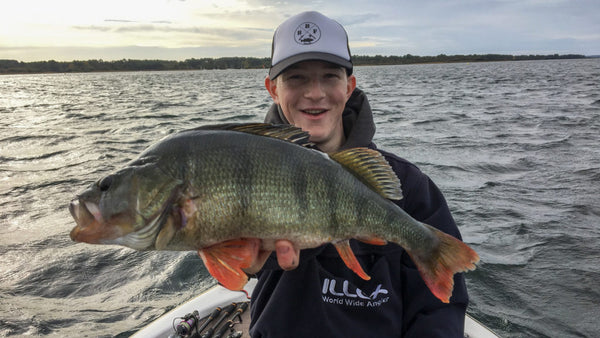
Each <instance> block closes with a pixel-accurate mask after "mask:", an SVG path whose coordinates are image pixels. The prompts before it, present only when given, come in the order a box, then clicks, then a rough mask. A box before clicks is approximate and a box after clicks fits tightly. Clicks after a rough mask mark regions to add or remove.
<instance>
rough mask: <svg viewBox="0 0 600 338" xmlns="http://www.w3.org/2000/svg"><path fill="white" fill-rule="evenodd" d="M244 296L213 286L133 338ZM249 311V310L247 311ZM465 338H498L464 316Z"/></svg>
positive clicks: (161, 331)
mask: <svg viewBox="0 0 600 338" xmlns="http://www.w3.org/2000/svg"><path fill="white" fill-rule="evenodd" d="M255 285H256V279H250V281H249V282H248V284H246V287H245V289H246V290H247V291H248V293H252V290H253V289H254V286H255ZM247 300H248V299H247V297H246V294H245V293H244V292H240V291H230V290H227V289H225V288H224V287H222V286H215V287H213V288H211V289H209V290H207V291H206V292H204V293H202V294H201V295H199V296H197V297H195V298H194V299H192V300H190V301H188V302H186V303H184V304H182V305H180V306H178V307H176V308H174V309H173V310H171V311H169V312H167V313H166V314H164V315H162V316H161V317H160V318H158V319H156V320H154V321H153V322H151V323H150V324H148V325H147V326H145V327H144V328H142V329H141V330H140V331H138V332H137V333H135V334H134V335H133V336H132V337H134V338H154V337H156V338H159V337H160V338H166V337H169V336H170V335H172V334H174V333H175V332H174V331H173V319H175V318H180V317H184V316H185V315H187V314H189V313H192V312H194V311H198V313H199V317H200V318H203V317H206V316H208V315H209V314H210V313H211V312H212V311H213V310H214V309H215V308H217V307H219V306H220V307H223V306H224V305H228V304H230V303H232V302H243V301H247ZM247 311H249V310H247ZM465 337H469V338H498V336H497V335H496V334H494V333H493V332H492V331H491V330H490V329H488V328H486V327H485V326H484V325H483V324H481V323H479V322H478V321H476V320H475V319H473V318H471V316H469V315H466V316H465Z"/></svg>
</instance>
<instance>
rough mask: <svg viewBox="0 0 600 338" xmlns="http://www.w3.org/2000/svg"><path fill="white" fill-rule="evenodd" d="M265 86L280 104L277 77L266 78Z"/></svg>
mask: <svg viewBox="0 0 600 338" xmlns="http://www.w3.org/2000/svg"><path fill="white" fill-rule="evenodd" d="M265 88H267V91H268V92H269V94H270V95H271V98H272V99H273V102H275V103H276V104H279V96H278V95H277V79H276V78H275V79H274V80H272V79H271V78H270V77H268V76H267V77H266V78H265Z"/></svg>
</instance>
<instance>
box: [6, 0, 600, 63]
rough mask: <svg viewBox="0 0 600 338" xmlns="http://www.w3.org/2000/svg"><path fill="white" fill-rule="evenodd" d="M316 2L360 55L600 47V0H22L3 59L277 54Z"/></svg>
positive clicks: (15, 7)
mask: <svg viewBox="0 0 600 338" xmlns="http://www.w3.org/2000/svg"><path fill="white" fill-rule="evenodd" d="M306 10H317V11H320V12H321V13H323V14H325V15H327V16H329V17H331V18H333V19H335V20H337V21H338V22H340V23H341V24H342V25H343V26H344V27H345V28H346V31H347V32H348V36H349V39H350V50H351V52H352V54H353V55H406V54H412V55H419V56H426V55H439V54H447V55H453V54H488V53H493V54H513V55H522V54H555V53H558V54H584V55H600V0H420V1H416V0H346V1H325V0H323V1H310V0H304V1H302V0H301V1H298V0H296V1H268V0H246V1H244V0H217V1H213V0H18V1H6V2H5V3H4V4H2V6H1V10H0V59H13V60H18V61H24V62H30V61H43V60H56V61H72V60H89V59H102V60H105V61H110V60H120V59H161V60H185V59H190V58H204V57H227V56H246V57H269V56H270V52H271V51H270V48H271V39H272V37H273V32H274V30H275V28H276V27H277V25H279V23H281V22H282V21H284V20H285V19H286V18H288V17H290V16H292V15H294V14H297V13H300V12H302V11H306Z"/></svg>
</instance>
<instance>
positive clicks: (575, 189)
mask: <svg viewBox="0 0 600 338" xmlns="http://www.w3.org/2000/svg"><path fill="white" fill-rule="evenodd" d="M265 74H266V71H265V70H220V71H218V70H214V71H187V72H135V73H134V72H132V73H91V74H47V75H10V76H8V75H7V76H0V116H1V119H0V210H1V214H0V260H1V263H0V336H12V335H56V336H79V335H83V336H106V337H108V336H128V335H130V334H132V333H133V332H135V331H136V330H137V329H139V328H140V327H142V326H143V325H144V324H145V323H146V322H148V321H149V320H152V319H154V318H156V317H158V316H160V315H162V314H163V313H165V312H166V311H168V310H170V309H171V308H173V307H174V306H176V305H178V304H180V303H182V302H184V301H186V300H188V299H189V298H191V297H193V296H195V295H197V294H199V293H201V292H202V291H203V290H206V289H207V288H209V287H211V286H212V285H214V281H213V279H212V278H210V277H209V276H208V274H207V272H206V270H205V268H204V266H203V264H202V261H201V260H200V258H198V257H197V255H196V254H195V253H193V252H190V253H174V252H137V251H133V250H130V249H127V248H121V247H114V246H92V245H87V244H76V243H74V242H72V241H71V240H70V239H69V231H70V230H71V228H72V227H73V225H74V222H73V220H72V218H71V216H70V214H69V212H68V210H67V205H68V203H69V201H70V200H71V199H72V198H73V197H74V196H75V194H76V193H78V192H79V191H81V190H82V189H83V188H84V187H85V186H87V185H88V184H89V183H91V182H93V181H95V180H97V179H98V178H100V177H101V176H102V175H104V174H106V173H108V172H110V171H112V170H113V169H115V168H118V167H120V166H122V165H123V164H124V163H126V162H128V161H129V160H130V159H132V158H134V157H136V156H137V154H138V153H140V152H141V151H142V150H143V149H145V148H146V147H147V146H148V145H149V144H150V143H152V142H154V141H156V140H158V139H160V138H162V137H164V136H165V135H167V134H170V133H173V132H176V131H179V130H182V129H186V128H190V127H194V126H199V125H204V124H210V123H221V122H254V121H262V118H263V115H264V113H265V112H266V110H267V108H268V106H269V105H270V102H271V100H270V98H269V96H268V94H267V92H266V90H264V87H263V85H262V84H263V80H264V76H265ZM356 74H357V76H358V83H359V87H360V88H362V89H363V90H364V91H365V92H366V93H367V94H368V96H369V99H370V101H371V104H372V106H373V108H374V114H375V120H376V124H377V128H378V131H377V135H376V138H375V140H376V143H377V144H378V146H379V147H380V148H383V149H387V150H390V151H392V152H394V153H396V154H398V155H399V156H401V157H404V158H406V159H408V160H410V161H412V162H414V163H416V164H417V165H418V166H419V167H420V168H421V169H422V170H423V171H424V172H425V173H427V174H428V175H429V176H431V177H432V178H433V180H434V181H435V182H436V183H437V184H438V185H439V186H440V188H441V189H442V191H443V192H444V194H445V196H446V198H447V200H448V203H449V205H450V208H451V210H452V212H453V215H454V217H455V219H456V221H457V223H458V225H459V228H460V230H461V232H462V235H463V238H464V240H465V242H467V243H468V244H469V245H471V246H472V247H473V248H474V249H475V250H476V251H477V252H478V253H479V254H480V256H481V263H480V264H479V267H478V269H477V270H476V271H474V272H470V273H468V274H467V275H466V278H467V283H468V288H469V293H470V296H471V304H470V307H469V313H471V314H472V315H473V316H474V317H475V318H477V319H479V320H480V321H482V322H483V323H485V324H486V325H488V326H490V327H491V328H492V329H494V330H495V331H496V332H497V333H499V334H501V335H502V336H504V337H532V336H533V337H535V336H550V337H584V336H589V337H592V336H599V335H600V323H599V322H598V318H600V305H599V304H600V59H584V60H553V61H527V62H499V63H474V64H466V63H462V64H435V65H406V66H385V67H357V69H356Z"/></svg>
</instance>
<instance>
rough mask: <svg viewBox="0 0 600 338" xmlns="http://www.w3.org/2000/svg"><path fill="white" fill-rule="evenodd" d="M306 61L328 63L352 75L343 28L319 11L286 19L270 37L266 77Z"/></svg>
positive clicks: (276, 74) (271, 76)
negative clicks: (271, 39) (269, 53)
mask: <svg viewBox="0 0 600 338" xmlns="http://www.w3.org/2000/svg"><path fill="white" fill-rule="evenodd" d="M309 60H320V61H327V62H331V63H333V64H336V65H339V66H342V67H344V68H346V70H347V71H348V74H352V59H351V57H350V47H349V46H348V34H346V31H345V30H344V27H342V25H340V24H339V23H338V22H337V21H335V20H332V19H330V18H328V17H326V16H325V15H323V14H321V13H319V12H303V13H300V14H297V15H294V16H292V17H290V18H289V19H287V20H285V21H284V22H283V23H282V24H281V25H279V27H277V29H276V30H275V34H274V35H273V45H272V49H271V69H270V70H269V77H270V78H271V79H274V78H276V77H277V76H278V75H279V74H281V72H283V71H284V70H285V69H286V68H288V67H289V66H291V65H293V64H295V63H298V62H302V61H309Z"/></svg>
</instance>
